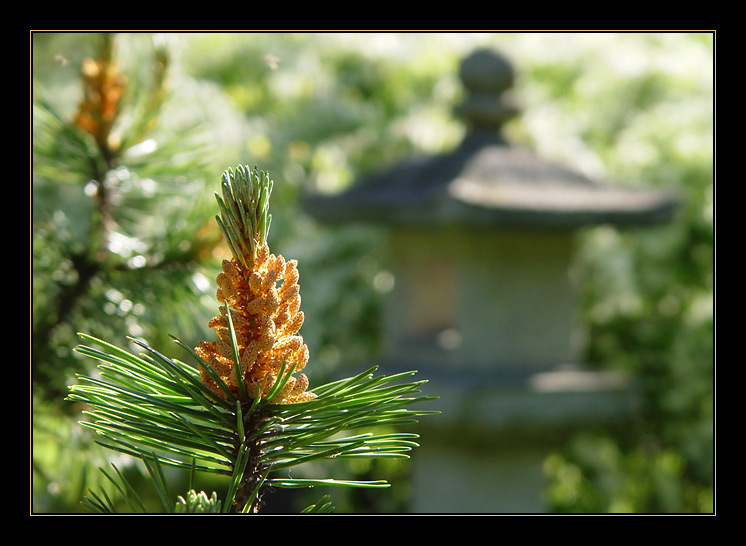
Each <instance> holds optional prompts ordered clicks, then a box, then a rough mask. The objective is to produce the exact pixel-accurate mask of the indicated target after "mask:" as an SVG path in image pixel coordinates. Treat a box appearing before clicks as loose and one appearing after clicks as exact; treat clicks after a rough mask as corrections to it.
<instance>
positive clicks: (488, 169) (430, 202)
mask: <svg viewBox="0 0 746 546" xmlns="http://www.w3.org/2000/svg"><path fill="white" fill-rule="evenodd" d="M460 76H461V80H462V82H463V84H464V86H465V88H466V99H465V101H464V102H463V103H462V104H461V105H459V106H458V107H457V108H456V109H455V110H456V113H457V114H458V115H459V116H460V117H461V118H462V119H463V120H464V121H465V123H466V124H467V126H468V131H467V133H466V136H465V137H464V140H463V141H462V142H461V144H460V145H459V146H458V147H457V148H456V149H454V150H452V151H450V152H447V153H443V154H437V155H430V156H423V157H417V158H410V159H407V160H405V161H403V162H401V163H399V164H397V165H395V166H393V167H391V168H389V169H388V170H385V171H383V172H380V173H377V174H374V175H373V176H370V177H368V178H365V179H363V180H361V181H360V182H359V183H357V184H355V185H353V187H352V188H351V189H349V190H347V191H345V192H342V193H339V194H336V195H321V194H308V195H306V196H305V197H304V205H305V207H306V209H307V210H308V211H309V213H310V214H312V215H313V216H314V217H316V218H317V219H319V220H321V221H326V222H334V223H337V222H339V223H347V222H358V221H363V222H372V223H384V224H410V225H411V224H414V225H432V224H441V223H458V224H467V225H469V224H470V225H485V226H489V225H495V226H498V225H503V226H525V227H529V226H544V227H564V228H572V227H579V226H582V225H588V224H600V223H611V224H619V225H644V224H654V223H661V222H665V221H668V220H669V219H670V218H671V217H672V215H673V214H674V213H675V211H676V209H677V206H678V200H677V198H676V196H675V195H673V194H671V193H668V192H662V191H655V190H647V189H632V188H622V187H615V186H613V185H611V184H609V183H606V182H602V181H596V180H593V179H591V178H589V177H587V176H586V175H584V174H582V173H580V172H578V171H576V170H573V169H571V168H569V167H567V166H564V165H562V164H560V163H557V162H552V161H547V160H544V159H541V158H539V157H537V156H536V155H534V154H533V153H531V152H530V151H529V150H527V149H524V148H521V147H516V146H512V145H511V144H509V143H508V142H506V140H505V139H504V138H503V136H502V135H501V132H500V127H501V126H502V124H503V123H504V122H505V121H507V120H509V119H510V118H511V117H513V116H514V115H516V113H517V108H516V107H515V106H514V104H513V103H512V101H511V98H510V94H509V93H506V91H509V89H510V87H512V85H513V79H514V78H513V69H512V66H511V65H510V63H509V62H508V61H507V59H505V58H504V57H503V56H502V55H500V54H499V53H497V52H495V51H492V50H487V49H481V50H477V51H476V52H474V53H473V54H471V55H470V56H468V57H467V58H466V59H464V61H463V62H462V64H461V67H460Z"/></svg>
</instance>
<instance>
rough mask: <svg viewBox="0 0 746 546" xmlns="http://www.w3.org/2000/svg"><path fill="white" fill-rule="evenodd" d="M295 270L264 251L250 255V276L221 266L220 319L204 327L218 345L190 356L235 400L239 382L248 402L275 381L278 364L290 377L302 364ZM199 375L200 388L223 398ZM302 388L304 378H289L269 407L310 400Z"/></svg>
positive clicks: (234, 266)
mask: <svg viewBox="0 0 746 546" xmlns="http://www.w3.org/2000/svg"><path fill="white" fill-rule="evenodd" d="M297 266H298V262H297V261H296V260H290V261H288V262H286V261H285V258H283V257H282V256H279V255H278V256H275V255H274V254H270V253H269V248H268V247H267V245H263V246H262V247H260V248H259V249H258V250H257V251H256V256H255V257H254V260H253V268H252V270H251V271H246V270H244V269H243V268H242V266H241V265H239V263H238V262H237V261H236V260H235V259H232V260H230V261H229V260H223V272H222V273H220V274H219V275H218V277H217V284H218V290H217V299H218V301H219V302H221V303H223V304H224V305H223V306H221V307H220V313H221V314H220V315H219V316H216V317H214V318H213V319H212V320H210V322H209V323H208V326H210V327H211V328H214V329H215V332H216V333H217V334H218V337H219V339H218V341H213V342H207V341H201V342H200V343H199V346H198V347H197V348H196V352H197V354H198V355H199V356H200V357H201V358H202V359H204V360H205V362H207V363H208V364H210V366H211V367H212V368H213V369H214V370H215V372H216V373H217V374H218V375H219V376H220V378H221V379H222V380H223V381H224V382H225V384H226V385H227V386H228V387H229V388H230V389H231V391H233V393H234V394H235V395H236V396H237V397H239V398H240V393H241V389H240V386H239V383H238V381H240V380H243V381H244V384H245V386H246V392H247V393H248V394H249V396H250V397H251V398H256V397H257V396H261V397H264V396H265V395H266V394H267V392H269V390H270V389H271V388H272V386H273V385H274V384H275V381H277V380H278V375H279V373H280V369H281V367H282V365H283V364H285V365H286V369H289V368H290V367H292V366H293V365H294V364H295V365H296V368H295V372H299V371H301V370H302V369H303V368H304V367H305V365H306V363H307V362H308V347H307V346H306V345H305V344H304V343H303V338H302V337H301V336H299V335H297V334H298V331H299V330H300V327H301V326H302V325H303V311H300V288H299V286H298V268H297ZM229 308H230V309H231V321H232V322H233V327H234V330H235V332H236V342H237V345H238V356H239V362H238V373H237V371H236V363H235V362H234V361H233V350H232V348H231V340H230V330H229V327H228V318H227V312H228V309H229ZM201 373H202V381H203V383H204V384H205V385H207V386H208V387H209V388H210V389H211V390H212V391H213V392H214V393H215V394H216V395H217V396H219V397H221V398H225V396H226V395H225V393H224V392H223V390H222V389H221V388H220V386H218V385H217V383H216V382H215V381H213V379H212V378H211V377H210V376H209V375H208V373H207V371H206V370H205V369H204V368H203V369H202V370H201ZM239 377H240V378H241V379H239ZM307 387H308V378H307V377H306V376H305V374H300V375H299V376H298V377H291V378H290V380H289V381H288V383H287V384H286V385H285V387H284V388H283V390H282V391H281V392H280V393H279V394H278V395H277V396H276V397H275V398H274V399H273V401H272V403H274V404H277V403H280V404H287V403H291V402H302V401H305V400H310V399H311V398H314V397H315V395H314V394H313V393H310V392H306V388H307ZM260 389H261V392H260Z"/></svg>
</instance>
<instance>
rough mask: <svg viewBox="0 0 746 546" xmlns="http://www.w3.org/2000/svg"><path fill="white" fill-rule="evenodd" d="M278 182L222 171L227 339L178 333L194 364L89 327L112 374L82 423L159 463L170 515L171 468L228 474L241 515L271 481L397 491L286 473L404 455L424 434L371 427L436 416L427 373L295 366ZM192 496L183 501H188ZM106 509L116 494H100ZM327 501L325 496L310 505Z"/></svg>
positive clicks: (291, 287) (82, 386) (104, 371)
mask: <svg viewBox="0 0 746 546" xmlns="http://www.w3.org/2000/svg"><path fill="white" fill-rule="evenodd" d="M272 185H273V182H272V180H271V179H270V177H269V175H268V174H267V173H260V172H259V171H257V170H256V168H255V169H254V170H253V171H250V170H248V169H247V168H246V167H243V166H241V167H239V168H238V169H236V170H235V171H233V170H227V171H226V172H225V174H224V176H223V181H222V190H223V191H222V197H221V196H217V201H218V206H219V209H220V213H221V216H220V217H218V222H219V225H220V227H221V230H222V231H223V234H224V235H225V238H226V240H227V241H228V243H229V246H230V248H231V251H232V253H233V259H232V260H231V261H225V262H224V263H223V272H222V273H221V274H220V275H219V276H218V278H217V284H218V287H219V288H218V290H217V299H218V300H219V301H220V302H221V303H223V306H222V307H221V308H220V310H221V314H220V315H219V316H218V317H215V318H214V319H213V320H212V321H210V326H211V327H213V328H214V329H215V331H216V333H217V335H218V337H219V340H218V341H215V342H201V343H200V345H199V346H198V347H197V348H196V349H192V348H191V347H189V346H187V345H185V344H184V343H182V342H180V341H178V340H176V342H177V344H178V345H180V346H181V347H182V348H183V349H185V350H186V352H187V353H188V354H189V355H191V357H192V359H193V360H194V361H195V366H190V365H188V364H185V363H183V362H181V361H178V360H175V359H172V358H169V357H167V356H165V355H163V354H161V353H160V352H158V351H156V350H155V349H153V348H152V347H150V346H148V345H147V344H145V343H143V342H141V341H135V340H132V341H133V342H134V343H136V344H137V345H139V346H140V347H141V348H142V349H143V350H144V352H143V353H141V354H139V355H134V354H131V353H130V352H128V351H125V350H123V349H119V348H117V347H115V346H113V345H111V344H109V343H106V342H104V341H101V340H98V339H96V338H94V337H92V336H88V335H84V334H81V336H82V338H83V339H84V340H85V341H87V342H91V343H93V344H94V345H95V346H97V347H98V348H97V347H92V346H87V345H83V346H79V347H78V348H77V349H76V350H77V352H79V353H80V354H83V355H86V356H88V357H91V358H94V359H96V360H98V361H99V362H100V364H101V365H100V368H101V371H100V374H99V377H96V378H94V377H86V376H80V377H79V378H78V383H77V384H76V385H74V386H73V387H71V392H70V395H69V396H68V399H69V400H71V401H76V402H80V403H84V404H86V405H88V406H90V407H91V408H92V410H91V411H88V412H86V416H87V417H89V419H90V420H89V421H86V422H84V423H83V424H84V425H85V426H87V427H89V428H91V429H93V430H95V431H96V432H97V433H98V435H99V436H100V438H101V439H100V440H99V442H100V443H101V445H104V446H106V447H108V448H110V449H113V450H115V451H119V452H122V453H126V454H128V455H131V456H133V457H137V458H139V459H141V460H143V461H144V462H145V463H146V464H147V465H148V468H149V471H150V473H151V476H152V478H153V479H154V481H155V482H156V483H157V485H158V491H159V492H160V494H161V496H162V497H163V502H164V506H166V507H167V508H168V509H169V511H170V510H172V508H173V507H172V505H171V503H170V500H169V498H168V495H167V487H166V485H165V482H164V480H163V479H162V475H163V474H162V472H160V467H161V466H162V465H166V466H172V467H176V468H180V469H182V470H185V471H190V472H194V471H199V472H207V473H214V474H219V475H224V476H227V477H228V480H229V486H228V493H227V496H226V498H225V499H224V500H223V501H222V509H223V511H233V512H238V513H254V512H257V511H258V510H259V509H260V507H261V503H262V502H261V498H262V491H263V488H264V487H265V486H269V485H271V486H273V487H284V488H298V487H313V486H316V485H333V486H340V487H369V488H379V487H388V486H389V484H388V483H387V482H386V481H385V480H357V481H356V480H335V479H330V478H326V477H321V478H304V479H298V478H289V477H286V476H284V475H281V474H283V473H284V472H286V471H287V470H288V469H290V468H293V467H296V466H298V465H302V464H305V463H308V462H311V461H323V460H328V459H337V458H360V457H365V458H407V457H409V452H410V451H411V450H412V449H413V448H415V447H417V443H416V442H415V440H416V439H417V435H415V434H411V433H400V432H395V433H386V434H382V433H378V434H374V433H372V432H369V431H368V430H367V429H375V428H377V427H379V426H380V425H391V426H399V425H403V424H410V423H413V422H416V420H417V418H418V417H419V416H421V415H425V414H427V413H432V412H418V411H413V410H411V409H409V408H410V406H411V405H413V404H415V403H418V402H421V401H424V400H428V399H429V398H427V397H423V396H419V392H420V390H419V389H420V387H421V385H422V384H423V383H424V381H412V379H411V378H412V376H413V375H414V374H415V372H406V373H401V374H396V375H392V376H375V375H374V373H375V371H376V368H375V367H373V368H371V369H369V370H366V371H365V372H363V373H360V374H358V375H356V376H354V377H350V378H347V379H344V380H340V381H335V382H331V383H329V384H326V385H322V386H319V387H316V388H313V389H308V386H309V380H308V378H307V377H306V376H305V375H304V374H301V375H300V376H297V377H296V376H295V374H296V372H300V371H301V370H302V369H303V368H304V367H305V365H306V363H307V361H308V349H307V347H306V346H305V345H303V344H302V338H301V337H300V336H299V335H297V332H298V330H299V328H300V326H301V324H302V322H303V314H302V312H301V311H300V310H299V305H300V296H299V286H298V284H297V282H298V273H297V269H296V262H295V261H294V260H292V261H290V262H285V260H284V258H283V257H282V256H274V255H271V254H270V253H269V249H268V247H267V244H266V238H267V233H268V230H269V224H270V218H271V217H270V215H269V214H268V208H269V196H270V194H271V189H272ZM278 282H279V283H280V285H279V287H278V286H277V283H278ZM191 498H192V497H190V499H191ZM181 499H182V500H180V501H179V503H177V504H176V506H180V507H181V508H180V509H186V508H187V507H188V506H187V505H188V503H186V501H184V500H183V497H182V498H181ZM192 500H193V499H192ZM95 506H98V507H100V508H105V507H107V506H108V504H107V503H105V502H103V501H102V500H97V501H96V503H95ZM210 506H212V507H214V504H211V505H210ZM329 509H330V505H329V503H328V502H327V500H325V499H322V500H321V501H320V502H319V504H318V505H315V506H313V507H310V510H311V511H318V512H324V511H328V510H329Z"/></svg>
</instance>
